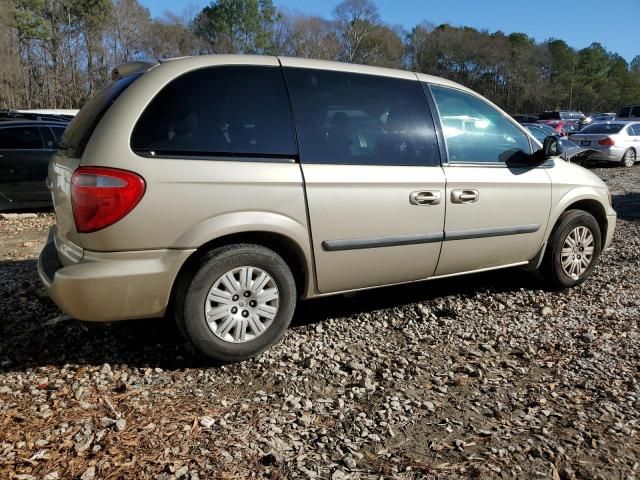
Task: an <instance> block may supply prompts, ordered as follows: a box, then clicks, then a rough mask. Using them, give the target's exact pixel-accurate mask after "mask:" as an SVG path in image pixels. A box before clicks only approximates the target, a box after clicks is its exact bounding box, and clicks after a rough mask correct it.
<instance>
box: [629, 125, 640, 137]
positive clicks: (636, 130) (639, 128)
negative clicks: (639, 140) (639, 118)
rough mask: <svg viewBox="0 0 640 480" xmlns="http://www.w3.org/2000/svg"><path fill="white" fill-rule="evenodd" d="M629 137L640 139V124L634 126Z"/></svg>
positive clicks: (630, 129)
mask: <svg viewBox="0 0 640 480" xmlns="http://www.w3.org/2000/svg"><path fill="white" fill-rule="evenodd" d="M628 132H629V135H633V136H634V137H640V123H636V124H635V125H632V126H631V127H630V128H629V130H628Z"/></svg>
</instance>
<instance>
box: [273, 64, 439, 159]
mask: <svg viewBox="0 0 640 480" xmlns="http://www.w3.org/2000/svg"><path fill="white" fill-rule="evenodd" d="M284 71H285V77H286V79H287V85H288V87H289V91H290V92H291V102H292V104H293V111H294V117H295V120H296V129H297V133H298V144H299V147H300V161H301V162H302V163H316V164H318V163H322V164H345V165H421V166H425V165H439V163H440V157H439V151H438V147H437V141H436V136H435V128H434V124H433V120H432V118H431V114H430V112H429V105H428V103H427V99H426V97H425V94H424V91H423V90H422V86H421V85H420V83H419V82H418V81H412V80H402V79H397V78H388V77H380V76H374V75H363V74H357V73H347V72H334V71H326V70H316V69H307V68H286V69H285V70H284Z"/></svg>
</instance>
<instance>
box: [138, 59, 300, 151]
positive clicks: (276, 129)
mask: <svg viewBox="0 0 640 480" xmlns="http://www.w3.org/2000/svg"><path fill="white" fill-rule="evenodd" d="M131 147H132V149H133V150H134V151H135V152H137V153H139V154H141V155H179V156H180V155H184V156H188V157H191V156H201V157H207V156H246V157H257V158H261V157H283V158H285V157H286V158H291V157H294V156H297V147H296V141H295V134H294V129H293V120H292V118H291V107H290V104H289V98H288V96H287V90H286V86H285V83H284V77H283V76H282V71H281V70H280V68H277V67H255V66H224V67H209V68H203V69H200V70H195V71H192V72H188V73H185V74H184V75H182V76H180V77H178V78H177V79H175V80H173V81H172V82H171V83H169V84H168V85H167V86H166V87H164V88H163V89H162V90H161V91H160V93H158V95H156V97H155V98H154V99H153V100H152V102H151V104H150V105H149V106H148V107H147V109H146V110H145V111H144V113H143V114H142V116H141V117H140V120H139V121H138V123H137V124H136V126H135V128H134V130H133V134H132V136H131Z"/></svg>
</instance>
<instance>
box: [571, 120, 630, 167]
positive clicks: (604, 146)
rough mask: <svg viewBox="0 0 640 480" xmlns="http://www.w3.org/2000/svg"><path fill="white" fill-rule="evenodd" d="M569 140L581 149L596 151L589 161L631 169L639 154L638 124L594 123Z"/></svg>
mask: <svg viewBox="0 0 640 480" xmlns="http://www.w3.org/2000/svg"><path fill="white" fill-rule="evenodd" d="M569 138H570V139H571V140H572V141H574V142H575V143H577V144H578V145H580V146H582V147H589V148H592V149H594V150H596V153H594V154H593V155H591V156H590V157H589V159H590V160H598V161H605V162H616V163H619V164H620V165H622V166H623V167H632V166H633V164H634V163H636V161H637V160H638V152H640V122H636V123H634V122H617V121H616V122H609V123H596V124H593V125H589V126H587V127H585V128H583V129H582V130H581V131H580V132H578V133H576V134H573V135H571V136H570V137H569Z"/></svg>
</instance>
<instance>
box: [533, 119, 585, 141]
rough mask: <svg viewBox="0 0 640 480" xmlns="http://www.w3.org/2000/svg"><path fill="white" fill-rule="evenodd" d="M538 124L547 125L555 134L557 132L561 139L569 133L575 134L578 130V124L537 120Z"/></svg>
mask: <svg viewBox="0 0 640 480" xmlns="http://www.w3.org/2000/svg"><path fill="white" fill-rule="evenodd" d="M538 123H544V124H545V125H549V126H550V127H551V128H553V129H554V130H555V131H556V132H558V133H559V134H560V135H562V136H563V137H564V136H566V135H568V134H569V133H571V132H575V131H577V130H579V128H578V122H565V121H562V120H539V121H538Z"/></svg>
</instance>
